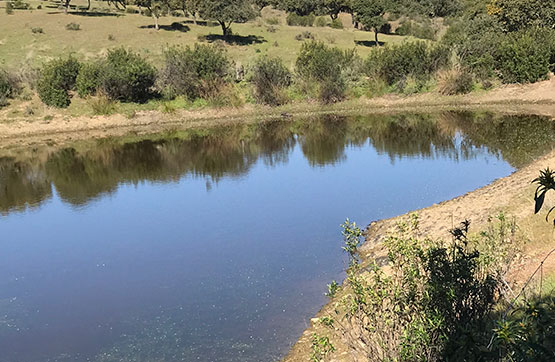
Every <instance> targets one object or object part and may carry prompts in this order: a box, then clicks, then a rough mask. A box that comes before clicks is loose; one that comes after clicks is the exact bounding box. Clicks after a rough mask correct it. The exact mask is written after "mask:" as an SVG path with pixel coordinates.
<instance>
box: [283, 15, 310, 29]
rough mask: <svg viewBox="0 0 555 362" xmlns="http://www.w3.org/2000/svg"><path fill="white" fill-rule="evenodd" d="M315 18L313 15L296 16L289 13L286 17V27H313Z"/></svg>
mask: <svg viewBox="0 0 555 362" xmlns="http://www.w3.org/2000/svg"><path fill="white" fill-rule="evenodd" d="M315 20H316V16H315V15H314V14H309V15H298V14H296V13H289V14H288V15H287V19H286V21H287V25H290V26H313V25H314V21H315Z"/></svg>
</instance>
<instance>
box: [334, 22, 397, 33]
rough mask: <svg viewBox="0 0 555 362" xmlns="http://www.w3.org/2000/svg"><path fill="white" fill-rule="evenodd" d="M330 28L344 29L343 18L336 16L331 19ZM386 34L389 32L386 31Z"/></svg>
mask: <svg viewBox="0 0 555 362" xmlns="http://www.w3.org/2000/svg"><path fill="white" fill-rule="evenodd" d="M330 28H333V29H343V22H342V21H341V19H339V18H335V19H333V20H332V21H331V23H330ZM382 33H385V32H382ZM385 34H387V33H385Z"/></svg>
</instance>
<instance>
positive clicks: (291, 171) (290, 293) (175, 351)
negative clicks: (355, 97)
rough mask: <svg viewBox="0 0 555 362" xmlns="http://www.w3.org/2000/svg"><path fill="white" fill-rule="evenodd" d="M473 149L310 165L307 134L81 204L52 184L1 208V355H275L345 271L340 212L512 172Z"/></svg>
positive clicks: (388, 207) (391, 209) (387, 205)
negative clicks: (245, 162) (274, 149)
mask: <svg viewBox="0 0 555 362" xmlns="http://www.w3.org/2000/svg"><path fill="white" fill-rule="evenodd" d="M455 141H456V143H458V142H460V138H457V139H456V140H455ZM474 151H475V153H474V156H475V157H470V158H463V157H460V158H459V160H458V161H457V160H456V158H457V157H452V156H453V154H451V157H447V156H445V155H442V153H441V152H438V153H437V154H436V155H435V157H432V158H430V157H420V156H404V157H395V158H394V160H392V158H391V157H390V156H389V155H387V154H385V153H384V152H377V151H376V150H375V149H374V148H373V146H371V144H370V142H369V141H367V142H366V143H361V144H360V145H359V146H347V147H345V150H344V156H343V157H342V158H341V160H340V162H335V163H334V164H333V165H330V164H328V165H325V166H319V167H311V166H310V163H309V161H308V160H307V158H306V157H305V155H304V154H303V152H302V150H301V145H300V144H299V143H297V144H296V145H295V146H294V148H292V149H291V151H290V153H289V155H288V157H287V158H286V161H285V162H282V163H275V164H274V165H273V166H269V163H268V162H265V161H264V159H258V160H257V161H256V162H255V163H254V164H253V165H252V167H251V168H250V170H249V172H248V173H246V174H243V175H241V176H239V177H233V178H229V177H224V178H222V179H219V180H218V181H217V182H213V181H212V180H210V178H209V177H195V176H191V175H187V176H183V177H181V179H180V180H179V181H178V182H170V183H159V182H139V183H138V184H136V185H135V184H121V185H120V186H119V187H118V189H117V191H116V192H114V193H113V194H110V195H103V196H102V197H98V198H96V199H95V200H94V201H92V202H90V203H88V204H86V205H84V206H79V207H71V206H69V205H68V204H67V203H65V202H62V201H61V199H60V198H59V196H58V194H57V192H56V190H55V188H53V190H54V194H53V197H52V199H50V200H48V201H46V202H45V203H43V204H42V206H41V207H40V208H38V209H35V210H32V211H27V212H20V213H13V214H10V215H8V216H5V217H2V218H1V219H0V232H1V235H2V238H1V241H0V247H1V250H2V252H1V253H0V308H1V309H3V310H4V311H6V312H2V313H0V315H6V316H7V317H0V350H2V351H3V352H2V354H1V355H0V361H14V360H19V361H23V362H26V361H37V360H41V361H42V360H46V359H47V358H56V357H57V358H58V359H57V360H62V361H63V360H68V361H70V360H81V358H83V356H97V360H101V361H112V360H124V361H127V360H128V361H136V360H137V361H139V360H141V359H140V358H143V359H144V360H148V359H149V358H154V357H160V358H162V359H165V360H168V361H173V360H179V359H183V360H193V359H198V360H204V361H209V360H211V361H216V360H222V361H223V360H225V361H233V360H236V361H248V360H251V361H264V360H268V361H272V360H275V359H276V358H277V357H279V356H280V355H281V354H282V353H284V352H286V351H287V349H288V346H289V345H290V344H291V343H293V342H294V341H295V340H296V338H297V337H298V336H299V335H300V333H301V332H302V330H303V329H304V328H305V327H306V323H307V321H308V318H309V317H311V316H312V315H313V314H314V313H315V312H316V311H317V310H318V309H319V307H320V306H321V305H322V303H324V302H325V298H324V297H323V293H324V292H325V289H326V284H327V283H329V282H330V281H331V280H332V279H338V280H340V279H341V278H342V274H341V270H342V269H343V267H344V262H345V260H344V256H343V255H342V252H341V239H340V230H339V225H340V224H341V223H342V222H343V221H344V219H345V218H346V217H349V218H351V219H352V220H357V221H358V222H359V223H362V224H364V223H368V222H370V221H372V220H376V219H381V218H385V217H391V216H394V215H397V214H400V213H404V212H407V211H409V210H413V209H417V208H421V207H424V206H427V205H431V204H433V203H435V202H439V201H442V200H446V199H449V198H452V197H455V196H457V195H460V194H463V193H465V192H467V191H470V190H473V189H475V188H477V187H480V186H483V185H485V184H487V183H489V182H491V181H493V180H494V179H495V178H498V177H502V176H506V175H508V174H509V173H511V172H512V171H513V168H512V167H511V166H509V165H508V164H507V163H506V162H505V161H503V160H500V159H499V158H498V157H497V156H494V155H491V154H489V153H488V152H487V150H486V149H485V148H480V149H474ZM456 153H457V152H455V154H456ZM455 156H456V155H455ZM207 183H210V185H209V187H207ZM2 318H4V319H2ZM64 355H65V356H67V359H63V358H62V357H61V356H64ZM110 355H111V356H112V357H109V356H110ZM137 356H141V357H140V358H139V357H137ZM110 358H111V359H110ZM93 360H94V359H93Z"/></svg>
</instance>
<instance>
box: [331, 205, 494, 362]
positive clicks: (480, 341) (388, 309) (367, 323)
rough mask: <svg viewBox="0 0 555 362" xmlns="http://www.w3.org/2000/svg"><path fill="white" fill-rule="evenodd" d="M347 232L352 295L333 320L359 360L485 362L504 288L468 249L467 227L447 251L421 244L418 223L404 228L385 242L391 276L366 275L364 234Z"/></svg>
mask: <svg viewBox="0 0 555 362" xmlns="http://www.w3.org/2000/svg"><path fill="white" fill-rule="evenodd" d="M343 228H344V231H343V235H344V237H345V247H344V248H343V249H344V250H345V251H347V252H348V253H349V261H350V263H349V267H348V269H347V280H346V282H345V283H344V285H343V286H341V289H342V290H345V291H346V293H342V294H343V295H342V297H341V298H335V300H334V309H333V312H332V314H331V315H330V316H328V317H327V320H328V321H330V320H331V321H333V322H334V323H332V324H331V328H332V329H338V330H339V333H336V336H337V335H339V336H344V337H342V338H345V339H348V340H347V341H345V342H347V343H348V345H349V346H352V348H353V351H352V352H353V355H356V354H357V353H360V357H361V358H360V360H367V359H371V360H380V361H442V360H447V361H451V360H457V361H458V360H461V361H462V360H468V361H477V360H481V359H480V358H477V355H479V354H480V353H482V351H483V350H485V345H486V344H487V343H488V342H489V338H490V337H491V333H490V330H488V328H487V327H488V323H489V320H488V315H489V313H490V312H491V310H492V307H493V305H494V303H495V301H496V298H497V295H498V294H497V293H496V292H497V290H498V285H499V281H498V280H497V279H496V277H497V275H498V274H497V273H496V272H497V270H496V269H495V268H494V269H493V272H492V273H488V272H484V271H483V270H482V268H481V265H480V257H481V254H480V252H479V251H477V250H476V249H472V248H471V247H470V246H469V245H468V240H467V232H468V223H467V222H465V223H463V224H462V225H461V227H460V228H457V229H455V230H453V231H452V235H453V236H454V241H453V242H452V243H448V244H446V245H448V246H444V244H442V243H441V242H434V241H431V240H429V239H420V238H419V236H418V235H419V231H418V219H417V217H416V216H414V215H413V216H411V218H410V219H409V220H407V221H406V222H401V223H399V224H398V229H397V232H396V233H392V234H390V235H389V236H388V237H387V238H386V240H385V241H384V246H385V248H386V252H387V258H388V262H389V263H387V270H386V269H384V268H382V267H380V266H378V265H377V263H376V262H374V263H373V264H372V263H371V264H370V265H364V267H362V266H361V265H360V262H359V258H358V245H359V243H360V240H361V238H362V231H361V230H360V229H359V228H358V227H356V224H354V223H349V222H348V220H347V222H346V223H345V224H344V225H343ZM352 331H356V332H355V333H352ZM359 342H361V343H359ZM484 342H485V343H484ZM357 360H358V359H357Z"/></svg>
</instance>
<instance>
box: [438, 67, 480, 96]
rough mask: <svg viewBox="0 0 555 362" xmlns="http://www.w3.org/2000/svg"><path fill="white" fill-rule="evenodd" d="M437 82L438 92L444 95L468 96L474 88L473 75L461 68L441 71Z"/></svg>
mask: <svg viewBox="0 0 555 362" xmlns="http://www.w3.org/2000/svg"><path fill="white" fill-rule="evenodd" d="M437 82H438V91H439V93H441V94H443V95H455V94H466V93H469V92H470V91H471V90H472V87H473V86H474V79H473V77H472V74H471V73H470V72H469V71H467V70H466V69H463V68H460V67H454V68H451V69H449V70H445V71H440V72H439V73H438V76H437Z"/></svg>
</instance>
